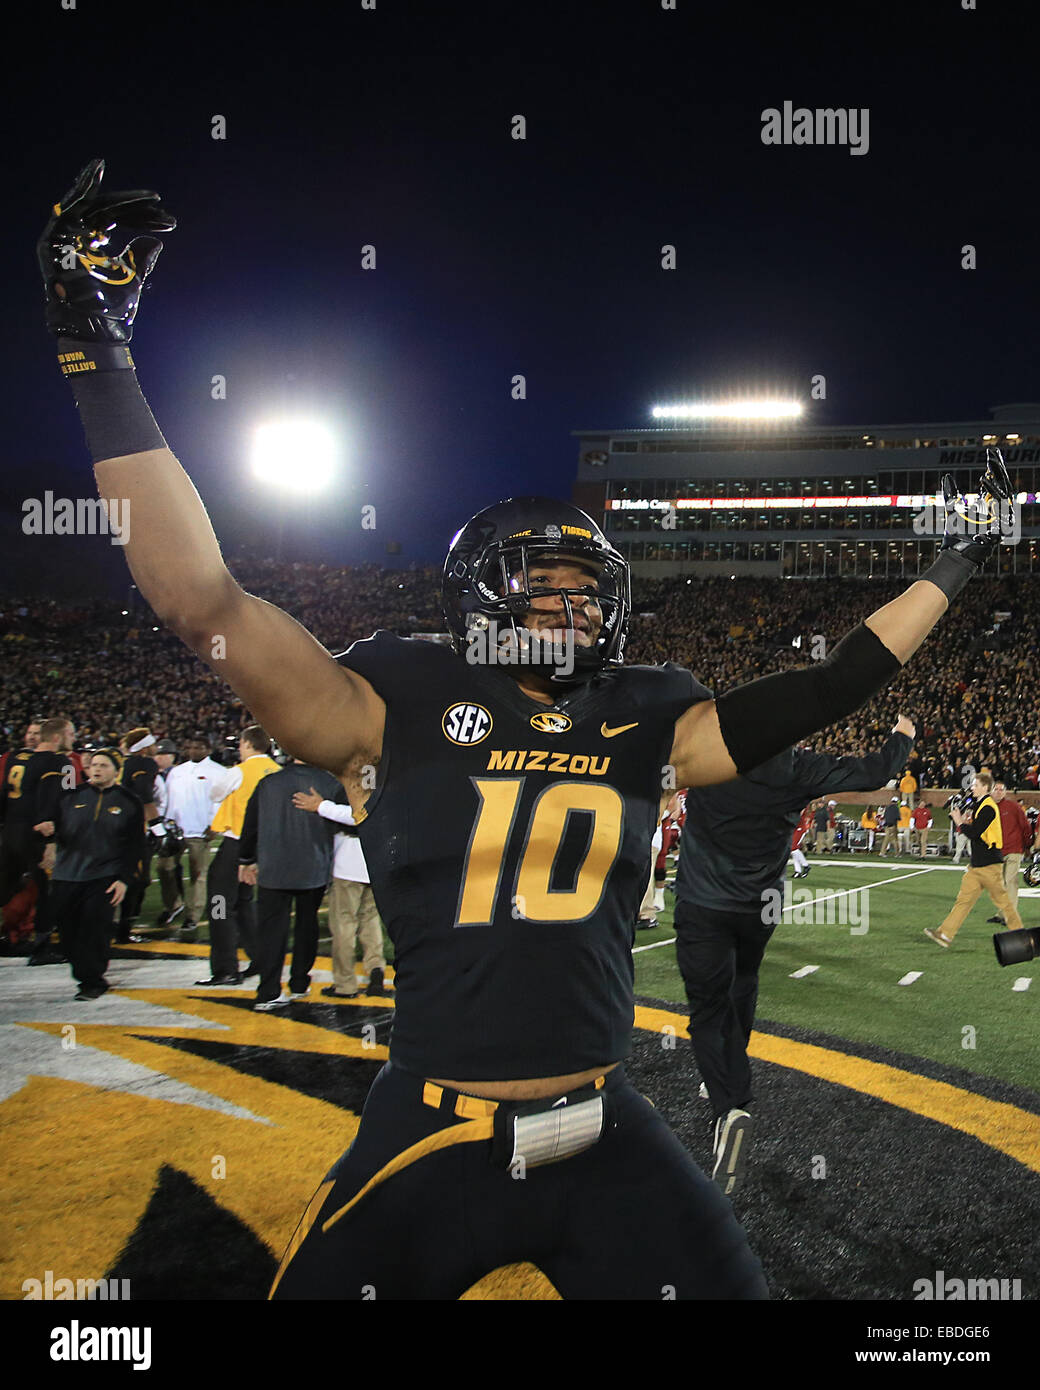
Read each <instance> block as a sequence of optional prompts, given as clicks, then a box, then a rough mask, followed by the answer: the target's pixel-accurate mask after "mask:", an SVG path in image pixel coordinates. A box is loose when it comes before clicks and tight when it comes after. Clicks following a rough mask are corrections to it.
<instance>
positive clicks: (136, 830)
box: [44, 748, 144, 999]
mask: <svg viewBox="0 0 1040 1390" xmlns="http://www.w3.org/2000/svg"><path fill="white" fill-rule="evenodd" d="M121 767H122V758H121V757H120V755H119V754H118V753H117V752H116V751H115V749H113V748H104V749H101V750H99V751H98V752H97V753H95V754H94V756H93V757H92V758H91V760H90V763H89V765H88V767H87V778H88V783H87V785H86V786H83V787H77V788H76V790H75V791H68V792H66V793H65V794H64V796H63V797H62V798H61V801H60V802H59V805H58V811H57V821H56V822H55V825H54V827H53V831H54V837H55V840H56V842H57V846H58V849H57V854H56V856H55V861H54V872H53V873H52V875H51V894H52V914H53V917H54V919H55V920H56V921H57V922H58V923H59V925H60V928H61V939H62V946H63V948H64V950H65V954H66V955H67V956H68V958H69V963H70V965H71V966H72V974H73V978H74V979H76V980H77V981H78V982H79V993H78V994H77V995H76V998H77V999H99V998H100V997H101V995H102V994H104V993H105V992H106V990H107V989H108V982H107V981H106V980H105V971H106V970H107V969H108V960H109V947H110V944H111V937H112V932H113V930H114V928H115V910H116V908H117V907H118V906H119V904H120V903H121V902H122V901H123V897H124V895H125V894H126V888H127V884H128V883H129V882H130V881H131V879H132V878H133V875H134V872H135V869H136V866H137V864H138V863H139V861H140V859H141V855H142V852H143V844H144V811H143V808H142V806H141V803H140V801H139V800H138V799H137V797H136V796H134V794H133V792H131V791H127V789H126V788H125V787H122V786H120V785H119V783H118V777H119V773H120V770H121ZM44 833H47V832H46V831H45V832H44Z"/></svg>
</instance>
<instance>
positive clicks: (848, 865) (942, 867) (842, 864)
mask: <svg viewBox="0 0 1040 1390" xmlns="http://www.w3.org/2000/svg"><path fill="white" fill-rule="evenodd" d="M872 859H873V856H871V858H869V859H864V860H858V861H857V860H856V859H808V860H806V862H807V863H808V864H809V865H810V866H813V865H816V866H818V867H820V868H825V867H830V868H832V869H872V868H873V867H874V864H873V863H872ZM884 862H885V863H888V862H889V861H888V860H885V861H884ZM913 864H914V861H913V860H912V859H911V860H910V862H909V863H908V864H894V865H893V867H894V868H896V869H912V868H913ZM928 867H929V869H938V870H939V871H940V872H941V873H952V871H953V870H954V869H956V870H957V872H958V873H963V872H964V870H965V869H970V868H971V864H970V862H969V861H968V860H965V861H964V863H963V864H929V865H928ZM914 872H915V873H922V872H923V870H920V869H915V870H914ZM1030 891H1031V890H1030V889H1028V888H1023V889H1021V890H1020V892H1022V893H1028V892H1030Z"/></svg>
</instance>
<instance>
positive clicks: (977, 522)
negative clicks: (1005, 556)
mask: <svg viewBox="0 0 1040 1390" xmlns="http://www.w3.org/2000/svg"><path fill="white" fill-rule="evenodd" d="M942 490H943V497H944V499H945V501H946V533H945V535H944V537H943V542H942V545H941V546H940V549H941V550H956V551H958V552H959V553H960V554H961V555H963V556H964V557H965V559H968V560H971V561H972V563H973V564H976V565H980V566H981V565H984V564H985V563H986V561H987V560H988V559H989V558H990V556H991V555H992V554H993V552H994V551H995V550H996V548H997V546H998V545H999V544H1000V540H1001V535H1000V531H999V530H997V531H994V530H992V529H991V528H992V526H993V524H994V523H997V525H998V527H999V526H1000V524H1001V522H1002V520H1003V518H1005V517H1007V516H1008V515H1009V509H1011V508H1013V506H1014V498H1015V493H1014V489H1013V488H1012V485H1011V478H1010V477H1009V476H1008V471H1007V466H1006V465H1005V463H1004V458H1003V455H1002V454H1001V452H1000V450H999V449H994V448H989V447H987V449H986V471H985V473H983V475H982V477H981V478H980V480H979V495H978V500H977V501H976V503H975V504H974V506H973V505H971V504H970V503H969V502H968V499H967V498H966V497H965V496H963V494H961V493H960V492H958V490H957V485H956V483H955V482H954V481H953V475H952V474H950V473H947V474H946V475H945V477H944V478H943V480H942ZM954 517H956V518H957V520H956V521H954V520H953V518H954Z"/></svg>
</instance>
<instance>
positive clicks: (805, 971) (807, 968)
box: [787, 965, 820, 980]
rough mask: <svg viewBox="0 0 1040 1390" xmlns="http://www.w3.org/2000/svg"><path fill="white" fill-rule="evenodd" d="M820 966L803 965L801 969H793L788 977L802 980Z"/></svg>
mask: <svg viewBox="0 0 1040 1390" xmlns="http://www.w3.org/2000/svg"><path fill="white" fill-rule="evenodd" d="M819 968H820V967H819V966H818V965H803V966H802V968H801V970H795V971H793V972H792V973H791V974H790V975H788V977H787V978H788V979H789V980H800V979H802V978H803V977H804V976H805V975H811V974H812V973H813V971H814V970H819Z"/></svg>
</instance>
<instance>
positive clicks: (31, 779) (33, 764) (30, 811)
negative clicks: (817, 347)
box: [4, 749, 76, 829]
mask: <svg viewBox="0 0 1040 1390" xmlns="http://www.w3.org/2000/svg"><path fill="white" fill-rule="evenodd" d="M75 785H76V765H75V763H74V762H73V761H72V759H71V758H70V757H69V755H68V754H67V753H52V752H50V751H49V750H47V749H43V750H42V751H37V752H34V753H27V750H25V749H22V750H21V752H19V753H15V754H14V756H13V757H11V758H9V759H8V760H7V768H6V772H5V787H4V805H5V822H6V823H7V824H8V825H10V826H11V827H12V828H15V827H21V828H22V829H27V828H29V827H31V826H33V825H35V824H36V823H37V822H38V821H44V820H54V818H55V816H56V815H57V812H58V802H59V801H60V799H61V795H62V792H63V791H68V790H71V789H72V788H73V787H75Z"/></svg>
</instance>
